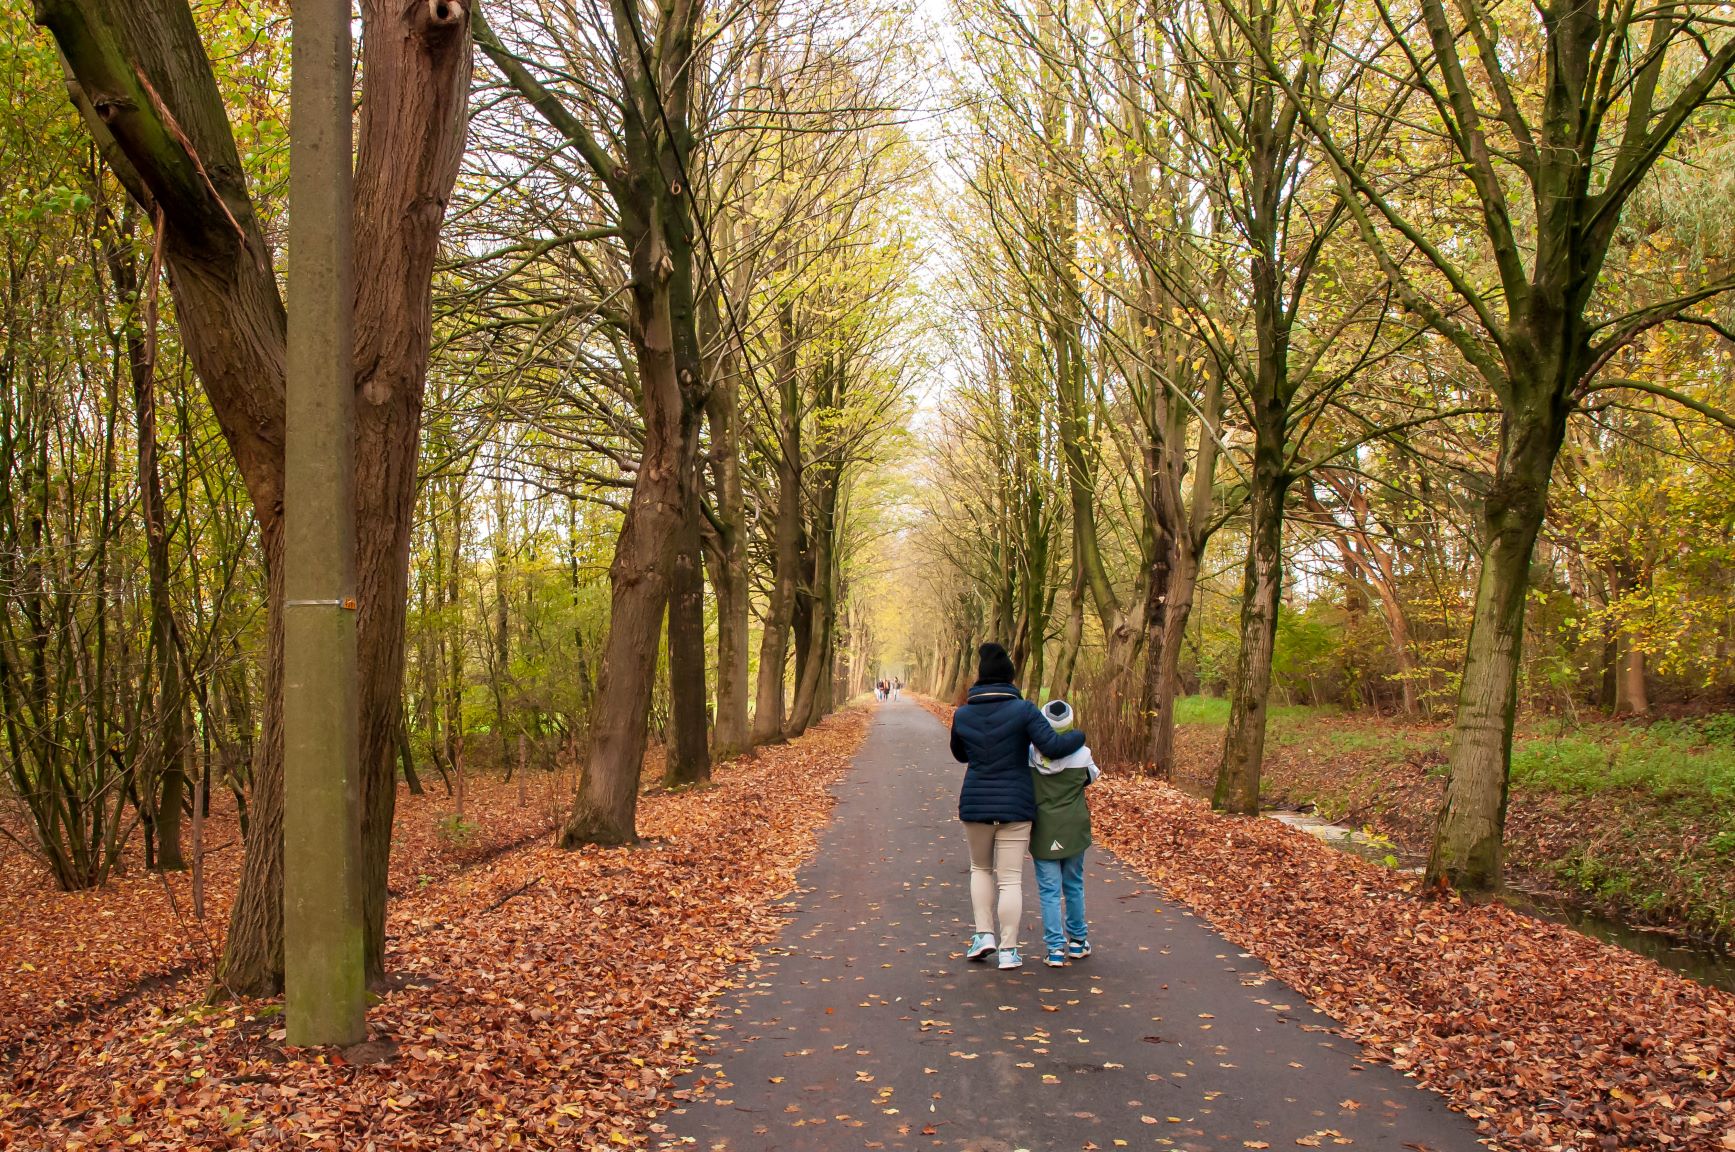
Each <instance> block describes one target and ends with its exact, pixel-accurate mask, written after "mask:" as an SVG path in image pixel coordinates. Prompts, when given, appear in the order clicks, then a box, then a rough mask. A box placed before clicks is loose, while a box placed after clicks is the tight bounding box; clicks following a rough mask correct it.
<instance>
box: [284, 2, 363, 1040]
mask: <svg viewBox="0 0 1735 1152" xmlns="http://www.w3.org/2000/svg"><path fill="white" fill-rule="evenodd" d="M291 16H292V19H293V21H294V23H293V29H294V43H293V46H292V51H291V56H290V66H291V77H290V103H289V114H290V138H289V348H288V362H287V366H286V367H287V385H286V392H287V406H288V411H287V418H288V419H287V424H286V426H285V434H284V435H285V452H284V455H285V476H284V491H283V515H284V544H285V547H284V549H283V584H284V612H283V727H284V749H283V788H284V805H283V808H284V812H283V839H284V845H283V897H284V899H283V929H284V957H283V959H284V1004H285V1012H286V1017H287V1018H286V1020H285V1026H286V1029H287V1033H288V1041H289V1043H291V1044H295V1045H310V1044H354V1043H356V1042H358V1041H360V1040H361V1039H362V1038H363V1037H364V1035H365V1034H366V1030H367V1002H366V993H367V987H366V972H365V958H364V952H363V948H364V931H363V925H362V890H361V775H360V764H359V751H358V741H357V736H356V709H357V704H356V701H357V691H356V647H355V632H356V627H355V625H356V621H355V594H356V588H355V500H354V497H353V493H352V488H353V486H354V476H355V467H354V459H353V457H354V452H355V388H354V369H353V343H354V341H353V338H352V335H351V311H352V309H353V307H354V277H353V273H352V270H351V264H352V253H351V227H350V213H351V201H350V178H351V171H352V160H351V155H350V152H351V148H350V111H351V100H352V97H353V93H352V90H351V80H350V60H351V58H350V32H349V18H350V6H349V0H295V2H294V5H293V7H292V9H291Z"/></svg>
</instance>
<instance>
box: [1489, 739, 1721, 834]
mask: <svg viewBox="0 0 1735 1152" xmlns="http://www.w3.org/2000/svg"><path fill="white" fill-rule="evenodd" d="M1512 779H1513V783H1514V784H1517V785H1522V786H1524V787H1529V788H1537V789H1544V790H1547V791H1552V792H1582V793H1595V792H1604V791H1609V790H1614V789H1632V790H1635V791H1639V792H1644V793H1647V794H1649V795H1651V796H1653V797H1656V798H1657V799H1659V800H1687V801H1695V802H1702V803H1705V804H1709V805H1713V806H1720V807H1724V808H1727V809H1728V810H1729V811H1730V812H1731V813H1735V747H1732V746H1730V745H1729V744H1727V743H1709V742H1707V740H1706V739H1705V729H1704V728H1703V727H1702V726H1701V725H1700V724H1694V723H1686V722H1659V723H1656V724H1651V725H1646V726H1636V725H1622V724H1594V725H1588V726H1586V727H1585V728H1581V729H1578V730H1576V731H1571V732H1567V731H1562V732H1560V733H1559V734H1557V735H1549V736H1529V737H1521V738H1519V739H1517V740H1515V741H1514V742H1513V747H1512Z"/></svg>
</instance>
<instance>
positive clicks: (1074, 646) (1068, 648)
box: [1048, 570, 1084, 700]
mask: <svg viewBox="0 0 1735 1152" xmlns="http://www.w3.org/2000/svg"><path fill="white" fill-rule="evenodd" d="M1083 646H1084V581H1083V577H1082V576H1081V575H1080V574H1079V573H1078V572H1077V571H1076V570H1075V571H1074V573H1073V577H1072V588H1071V590H1070V592H1069V593H1068V595H1067V606H1066V624H1065V626H1064V627H1063V628H1062V629H1061V632H1060V651H1059V652H1057V653H1055V656H1054V682H1053V684H1052V686H1051V687H1050V688H1049V690H1048V694H1049V696H1050V697H1052V698H1054V699H1057V700H1064V699H1066V695H1067V693H1069V692H1071V691H1072V678H1073V675H1074V674H1075V672H1076V671H1077V669H1078V651H1079V649H1080V648H1082V647H1083Z"/></svg>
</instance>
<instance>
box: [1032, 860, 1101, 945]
mask: <svg viewBox="0 0 1735 1152" xmlns="http://www.w3.org/2000/svg"><path fill="white" fill-rule="evenodd" d="M1036 894H1037V895H1038V896H1039V897H1041V899H1042V943H1043V944H1044V945H1045V946H1046V947H1047V948H1048V950H1049V951H1050V952H1053V951H1054V950H1055V949H1057V948H1059V949H1064V948H1065V947H1066V942H1067V941H1068V940H1084V939H1088V930H1087V929H1086V927H1085V923H1084V853H1083V852H1080V853H1079V854H1078V855H1077V856H1068V857H1067V858H1066V859H1065V860H1038V861H1036ZM1063 897H1064V898H1065V900H1066V922H1065V924H1064V925H1063V924H1062V923H1061V915H1060V904H1061V899H1062V898H1063Z"/></svg>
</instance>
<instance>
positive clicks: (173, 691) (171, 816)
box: [107, 237, 187, 872]
mask: <svg viewBox="0 0 1735 1152" xmlns="http://www.w3.org/2000/svg"><path fill="white" fill-rule="evenodd" d="M156 242H157V244H158V245H159V247H158V249H157V254H156V255H155V256H153V257H152V259H151V260H150V262H149V264H148V266H147V271H146V274H145V283H143V284H140V283H139V278H138V276H137V273H136V267H137V266H136V264H135V263H134V261H133V259H132V258H131V256H130V255H128V254H126V253H123V252H122V251H121V250H120V249H119V247H118V246H117V245H108V246H107V247H108V253H107V255H108V259H109V266H110V269H111V274H112V275H113V278H114V282H115V286H116V287H117V288H119V289H121V290H122V291H123V292H124V293H127V294H131V295H133V296H134V297H135V299H136V307H137V308H138V309H139V314H138V315H137V316H135V317H134V322H133V323H131V324H129V325H128V326H127V334H126V345H127V366H128V369H129V372H130V375H131V378H132V391H133V419H134V424H135V427H136V433H137V438H138V457H139V459H138V467H139V513H140V516H141V518H142V519H143V520H144V529H145V576H146V583H147V586H148V590H149V600H150V610H151V626H150V650H151V658H152V661H153V663H154V665H155V670H156V676H157V699H156V710H155V723H154V724H153V725H152V727H153V729H154V732H153V733H152V734H151V736H150V737H149V739H150V741H151V742H152V743H154V746H155V751H154V753H153V754H152V757H151V759H152V760H153V761H154V764H155V767H154V768H153V769H152V770H151V771H149V772H147V773H146V774H145V777H146V782H147V786H149V784H150V782H152V781H154V782H156V787H157V796H156V803H155V806H154V807H155V812H154V814H153V819H152V821H151V830H152V831H154V832H155V834H156V844H155V854H154V860H153V861H152V863H153V866H154V867H155V868H156V869H157V870H158V871H161V872H174V871H180V870H181V869H183V868H185V867H186V866H187V863H186V859H185V857H184V856H183V855H182V852H181V806H182V803H183V801H184V798H185V794H186V781H187V777H186V762H187V738H186V732H187V728H186V722H185V718H186V696H187V694H186V692H185V690H184V688H183V686H182V679H181V659H180V647H181V641H180V636H179V631H178V627H177V625H176V623H175V612H174V606H173V604H172V603H171V602H170V599H169V571H170V569H169V533H168V511H167V509H166V507H165V505H164V502H163V478H162V469H161V468H160V466H159V465H158V451H159V447H158V444H157V390H156V370H157V364H156V360H157V356H156V352H157V278H158V275H159V274H160V271H161V269H160V267H159V263H160V260H161V248H160V244H161V237H156Z"/></svg>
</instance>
